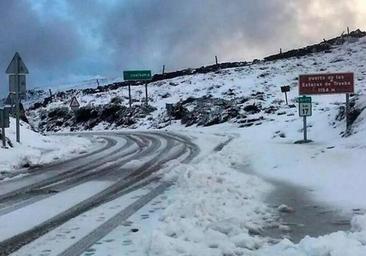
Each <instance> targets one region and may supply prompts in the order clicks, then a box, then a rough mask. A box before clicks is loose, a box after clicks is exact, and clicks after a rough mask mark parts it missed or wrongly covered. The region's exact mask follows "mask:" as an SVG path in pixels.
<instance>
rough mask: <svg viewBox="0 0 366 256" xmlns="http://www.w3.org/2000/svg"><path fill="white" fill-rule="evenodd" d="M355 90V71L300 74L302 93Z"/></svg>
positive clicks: (351, 91) (348, 91)
mask: <svg viewBox="0 0 366 256" xmlns="http://www.w3.org/2000/svg"><path fill="white" fill-rule="evenodd" d="M353 92H354V74H353V73H334V74H311V75H300V77H299V94H300V95H310V94H335V93H353Z"/></svg>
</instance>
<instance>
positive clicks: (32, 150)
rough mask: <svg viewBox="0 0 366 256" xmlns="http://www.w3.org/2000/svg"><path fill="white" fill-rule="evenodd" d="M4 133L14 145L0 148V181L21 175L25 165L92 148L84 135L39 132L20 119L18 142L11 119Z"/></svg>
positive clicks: (65, 157)
mask: <svg viewBox="0 0 366 256" xmlns="http://www.w3.org/2000/svg"><path fill="white" fill-rule="evenodd" d="M5 134H6V137H8V138H9V139H10V140H11V141H12V143H13V146H14V147H13V148H12V147H8V148H7V149H5V148H0V155H1V158H0V180H8V179H9V178H13V177H14V176H17V177H20V176H21V175H24V173H25V172H26V169H25V168H24V167H25V166H28V167H32V166H38V165H44V164H47V163H51V162H54V161H60V160H64V159H67V158H71V157H75V156H77V155H80V154H84V153H86V152H88V151H89V150H92V149H93V148H95V147H96V146H95V145H92V142H91V141H90V140H88V139H86V138H80V137H76V136H72V137H70V136H62V137H61V136H43V135H40V134H38V133H36V132H34V131H32V130H31V129H30V127H29V125H28V124H26V123H24V122H21V130H20V136H21V137H20V138H21V142H20V143H17V142H15V135H16V134H15V119H14V118H10V128H7V129H6V132H5ZM22 168H23V169H22Z"/></svg>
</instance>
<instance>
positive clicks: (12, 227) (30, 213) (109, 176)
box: [0, 132, 199, 255]
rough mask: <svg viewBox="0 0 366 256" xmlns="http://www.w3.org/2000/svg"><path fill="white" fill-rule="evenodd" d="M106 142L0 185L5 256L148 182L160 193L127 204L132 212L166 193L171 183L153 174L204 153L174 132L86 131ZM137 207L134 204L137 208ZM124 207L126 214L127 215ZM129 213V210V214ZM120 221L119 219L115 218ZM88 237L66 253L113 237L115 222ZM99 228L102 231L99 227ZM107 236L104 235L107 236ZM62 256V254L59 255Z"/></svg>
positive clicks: (1, 238)
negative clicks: (171, 162) (153, 184)
mask: <svg viewBox="0 0 366 256" xmlns="http://www.w3.org/2000/svg"><path fill="white" fill-rule="evenodd" d="M82 136H84V137H96V138H97V139H99V140H103V141H104V143H103V144H102V146H101V147H100V148H98V149H97V150H96V151H94V152H90V153H88V154H85V155H83V156H78V157H76V158H74V159H71V160H68V161H65V162H59V163H56V164H53V165H48V166H43V167H40V168H38V169H36V170H32V172H31V174H29V175H27V176H25V177H22V178H19V179H14V180H11V181H8V182H3V183H2V184H1V186H0V223H1V224H0V225H1V233H0V255H8V254H10V253H13V252H15V251H17V250H18V249H19V248H21V247H22V246H24V245H26V244H28V243H30V242H32V241H34V240H36V239H37V238H39V237H41V236H43V235H44V234H46V233H49V232H50V231H52V230H54V229H55V228H57V227H59V226H60V225H62V224H64V223H66V222H68V221H69V220H70V219H72V218H75V217H78V216H80V215H82V214H84V213H86V212H88V211H90V210H91V209H94V208H97V207H99V206H102V205H104V204H106V203H108V202H110V201H112V200H115V199H117V198H119V197H121V196H123V195H125V194H128V193H130V192H133V191H136V190H139V189H140V188H141V187H144V186H145V185H146V184H149V183H156V184H157V186H156V188H155V189H152V191H150V192H149V193H147V194H146V195H144V197H143V198H144V199H136V200H135V201H136V202H131V204H132V205H133V206H130V208H128V206H129V205H126V209H127V208H128V209H129V210H128V213H129V214H131V211H132V212H134V211H137V210H138V209H139V208H141V207H142V206H143V205H144V204H146V203H148V202H149V201H150V200H152V199H153V198H155V197H156V196H157V195H159V194H160V193H161V192H163V191H164V190H165V189H166V188H167V187H169V184H166V183H163V182H161V183H159V181H158V177H157V176H156V175H153V174H154V173H155V172H156V171H158V170H160V169H161V168H162V167H164V168H166V167H168V166H169V162H170V161H173V160H175V161H177V160H178V161H180V162H189V161H190V160H192V159H193V158H194V157H195V156H196V155H197V154H198V152H199V149H198V147H197V146H196V145H194V144H193V143H192V142H191V141H190V140H189V139H188V138H186V137H184V136H180V135H177V134H173V133H158V132H131V133H87V134H82ZM133 203H135V204H133ZM126 209H120V212H121V216H120V218H122V217H123V216H127V215H128V214H127V213H126ZM124 210H125V211H124ZM116 218H117V219H118V217H116ZM116 221H117V220H113V219H111V222H110V223H107V224H106V226H104V227H100V228H99V229H97V230H96V231H94V232H97V233H98V234H99V235H95V234H94V235H90V236H86V238H84V239H83V240H82V243H81V244H80V243H77V246H76V247H75V246H74V247H70V248H69V249H68V250H66V251H65V254H64V255H74V254H75V252H76V251H77V252H78V253H79V254H80V253H81V252H83V249H86V248H87V245H88V244H90V243H93V242H94V241H96V240H98V239H100V234H104V233H105V232H107V233H108V231H109V230H110V227H113V222H116ZM95 228H97V227H95ZM104 235H105V234H104ZM60 253H61V252H60Z"/></svg>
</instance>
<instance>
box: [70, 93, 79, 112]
mask: <svg viewBox="0 0 366 256" xmlns="http://www.w3.org/2000/svg"><path fill="white" fill-rule="evenodd" d="M79 107H80V103H79V101H78V100H77V99H76V97H75V96H74V97H72V99H71V102H70V108H71V109H78V108H79Z"/></svg>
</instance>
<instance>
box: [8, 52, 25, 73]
mask: <svg viewBox="0 0 366 256" xmlns="http://www.w3.org/2000/svg"><path fill="white" fill-rule="evenodd" d="M6 74H29V72H28V68H27V67H26V66H25V64H24V62H23V60H22V58H21V57H20V55H19V53H15V55H14V57H13V59H12V60H11V62H10V64H9V66H8V68H7V69H6Z"/></svg>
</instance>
